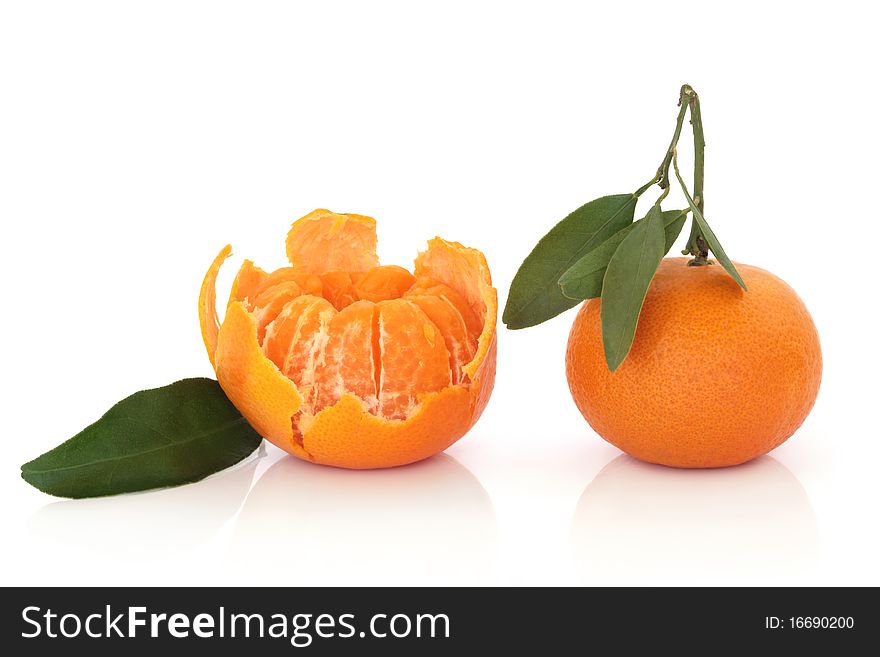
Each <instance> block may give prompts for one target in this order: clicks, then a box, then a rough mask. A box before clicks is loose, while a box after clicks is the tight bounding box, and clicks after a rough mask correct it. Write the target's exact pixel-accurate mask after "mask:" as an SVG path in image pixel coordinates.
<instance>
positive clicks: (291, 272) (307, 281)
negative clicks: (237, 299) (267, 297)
mask: <svg viewBox="0 0 880 657" xmlns="http://www.w3.org/2000/svg"><path fill="white" fill-rule="evenodd" d="M288 281H293V282H295V283H296V284H297V285H299V286H300V288H302V291H303V294H313V295H315V296H318V297H319V296H321V295H322V293H323V291H324V285H323V283H322V282H321V278H320V277H319V276H317V275H315V274H310V273H309V272H306V271H303V270H301V269H296V268H295V267H282V268H281V269H276V270H275V271H273V272H272V273H271V274H269V275H268V276H266V278H265V279H264V280H263V281H262V283H260V287H259V288H258V289H257V291H256V293H257V294H260V293H262V292H265V291H266V290H268V289H269V288H270V287H272V286H273V285H278V284H279V283H286V282H288Z"/></svg>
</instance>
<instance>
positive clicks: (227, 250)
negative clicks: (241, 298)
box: [199, 244, 232, 366]
mask: <svg viewBox="0 0 880 657" xmlns="http://www.w3.org/2000/svg"><path fill="white" fill-rule="evenodd" d="M231 254H232V246H230V245H229V244H227V245H226V246H224V247H223V248H222V249H221V251H220V253H218V254H217V257H216V258H214V262H212V263H211V266H210V267H209V268H208V272H207V273H206V274H205V278H204V280H203V281H202V288H201V289H200V290H199V325H200V326H201V329H202V340H203V341H204V343H205V349H207V350H208V359H209V360H210V361H211V366H213V365H214V352H215V351H216V350H217V334H218V333H219V331H220V318H219V317H218V316H217V274H218V273H219V272H220V267H221V266H222V265H223V263H224V262H225V261H226V258H228V257H229V256H230V255H231Z"/></svg>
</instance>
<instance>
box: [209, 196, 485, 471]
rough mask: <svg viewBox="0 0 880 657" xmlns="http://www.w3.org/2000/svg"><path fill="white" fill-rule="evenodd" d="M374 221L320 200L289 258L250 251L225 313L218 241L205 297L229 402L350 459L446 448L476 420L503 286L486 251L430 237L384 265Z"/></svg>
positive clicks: (327, 457) (325, 459) (394, 458)
mask: <svg viewBox="0 0 880 657" xmlns="http://www.w3.org/2000/svg"><path fill="white" fill-rule="evenodd" d="M375 244H376V239H375V222H374V221H373V220H372V219H370V218H369V217H363V216H360V215H337V214H334V213H331V212H329V211H326V210H316V211H315V212H312V213H311V214H309V215H306V216H305V217H303V218H302V219H300V220H298V221H297V222H295V223H294V224H293V227H292V228H291V230H290V234H289V235H288V239H287V252H288V256H289V258H290V260H291V263H292V264H293V266H292V267H285V268H282V269H278V270H276V271H274V272H271V273H267V272H265V271H263V270H262V269H260V268H258V267H255V266H254V265H253V263H251V262H250V261H245V263H244V264H243V265H242V267H241V269H240V271H239V273H238V276H237V277H236V280H235V282H234V283H233V287H232V293H231V295H230V300H229V304H228V307H227V315H226V319H225V320H224V322H223V324H222V325H221V324H219V320H218V318H217V315H216V311H215V310H214V309H213V305H212V304H213V301H214V299H215V293H214V285H215V281H216V276H217V270H219V267H220V264H222V262H223V260H224V259H225V258H226V257H227V256H228V255H229V248H228V247H227V248H226V249H224V251H223V252H221V254H220V255H219V256H218V258H217V259H216V260H215V262H214V264H213V265H212V267H211V269H210V270H209V272H208V274H207V276H206V278H205V283H204V284H203V286H202V294H201V296H200V301H199V308H200V311H199V314H200V320H201V322H202V333H203V336H204V339H205V345H206V347H207V349H208V353H209V356H210V357H211V359H212V363H213V364H214V365H215V369H216V371H217V378H218V381H219V382H220V384H221V386H222V387H223V389H224V391H225V392H226V393H227V395H228V396H229V398H230V400H231V401H232V402H233V403H234V404H235V405H236V407H237V408H238V409H239V410H240V411H241V412H242V414H243V415H244V416H245V417H246V418H247V419H248V420H249V421H250V422H251V424H252V425H253V426H254V427H255V428H256V429H257V430H258V431H259V432H260V433H261V434H262V435H263V436H265V437H266V438H267V439H269V440H271V441H272V442H274V443H275V444H276V445H278V446H279V447H282V448H283V449H285V450H287V451H289V452H291V453H292V454H294V455H296V456H299V457H301V458H305V459H308V460H312V461H315V462H318V463H324V464H328V465H336V466H340V467H348V468H375V467H389V466H395V465H402V464H405V463H411V462H413V461H416V460H420V459H423V458H427V457H429V456H432V455H433V454H436V453H437V452H439V451H442V450H443V449H445V448H446V447H448V446H449V445H451V444H452V443H453V442H455V441H456V440H457V439H458V438H460V437H461V436H462V435H464V433H465V432H467V430H468V429H469V428H470V427H471V426H472V425H473V423H474V422H476V420H477V419H478V418H479V416H480V414H481V413H482V410H483V408H484V407H485V404H486V402H487V401H488V398H489V395H490V394H491V390H492V384H493V382H494V374H495V350H496V347H495V326H496V315H497V295H496V292H495V289H494V288H493V287H492V282H491V277H490V274H489V269H488V267H487V266H486V261H485V258H484V257H483V255H482V254H481V253H480V252H479V251H476V250H474V249H469V248H467V247H464V246H462V245H460V244H457V243H454V242H447V241H445V240H441V239H440V238H435V239H433V240H431V241H430V242H429V248H428V250H427V251H426V252H424V253H422V254H420V255H419V257H418V258H417V260H416V268H415V272H414V273H410V272H409V271H407V270H406V269H404V268H402V267H397V266H393V265H390V266H389V265H385V266H380V265H379V264H378V261H377V258H376V255H375Z"/></svg>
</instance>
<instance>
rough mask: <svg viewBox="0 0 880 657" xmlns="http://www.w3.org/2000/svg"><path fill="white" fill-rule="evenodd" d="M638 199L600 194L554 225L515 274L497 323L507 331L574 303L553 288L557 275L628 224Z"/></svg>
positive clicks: (538, 321)
mask: <svg viewBox="0 0 880 657" xmlns="http://www.w3.org/2000/svg"><path fill="white" fill-rule="evenodd" d="M637 201H638V196H637V195H636V194H615V195H613V196H603V197H601V198H597V199H596V200H594V201H590V202H589V203H587V204H586V205H582V206H581V207H579V208H578V209H577V210H575V211H574V212H572V213H571V214H570V215H568V216H567V217H566V218H565V219H563V220H562V221H560V222H559V223H558V224H556V226H554V227H553V229H552V230H551V231H550V232H549V233H547V234H546V235H545V236H544V237H542V238H541V240H540V241H539V242H538V244H537V245H536V246H535V248H534V249H533V250H532V252H531V253H530V254H529V255H528V257H527V258H526V259H525V261H524V262H523V263H522V265H521V266H520V268H519V271H517V272H516V276H514V278H513V283H511V285H510V293H509V294H508V296H507V304H506V305H505V307H504V314H503V315H502V320H503V321H504V323H505V324H506V325H507V328H510V329H521V328H526V327H528V326H534V325H536V324H540V323H541V322H545V321H547V320H548V319H551V318H552V317H555V316H556V315H558V314H559V313H561V312H564V311H566V310H568V309H569V308H572V307H573V306H575V305H577V303H578V301H577V300H574V299H569V298H567V297H565V296H564V295H563V294H562V290H561V289H560V288H559V277H560V276H561V275H562V273H563V272H565V271H566V270H567V269H568V268H569V267H571V266H572V265H573V264H574V263H575V262H577V261H578V260H579V259H580V258H582V257H583V256H584V255H585V254H587V253H589V252H590V251H592V250H593V249H595V248H596V247H597V246H599V245H600V244H602V242H604V241H605V240H606V239H608V238H609V237H611V236H612V235H613V234H614V233H616V232H617V231H618V230H620V229H621V228H623V227H624V226H627V225H629V224H631V223H632V220H633V213H634V212H635V208H636V202H637Z"/></svg>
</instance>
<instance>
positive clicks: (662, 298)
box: [566, 258, 822, 468]
mask: <svg viewBox="0 0 880 657" xmlns="http://www.w3.org/2000/svg"><path fill="white" fill-rule="evenodd" d="M736 269H737V270H738V271H739V273H740V275H741V276H742V278H743V280H744V282H745V284H746V286H747V287H748V292H745V291H743V290H742V289H741V288H740V287H739V286H738V285H737V284H736V283H735V282H734V281H733V279H731V278H730V277H729V276H728V275H727V274H726V273H725V271H724V270H723V269H722V268H721V267H720V266H718V265H709V266H701V267H689V266H688V259H687V258H664V259H663V260H662V262H661V264H660V267H659V269H658V270H657V273H656V275H655V276H654V279H653V281H652V282H651V285H650V288H649V289H648V293H647V296H646V297H645V302H644V305H643V307H642V312H641V316H640V317H639V320H638V328H637V331H636V333H635V338H634V340H633V344H632V349H631V351H630V352H629V355H628V356H627V358H626V360H625V361H624V362H623V364H622V365H621V366H620V367H619V368H618V369H617V370H616V371H615V372H611V371H610V370H609V368H608V366H607V364H606V361H605V357H604V355H603V348H602V327H601V319H600V312H601V301H600V299H590V300H588V301H586V302H585V303H584V304H583V305H582V306H581V308H580V311H579V312H578V314H577V317H576V318H575V321H574V325H573V326H572V328H571V333H570V335H569V339H568V349H567V353H566V374H567V377H568V383H569V387H570V389H571V394H572V396H573V397H574V401H575V403H576V404H577V407H578V409H580V411H581V413H582V414H583V416H584V417H585V418H586V420H587V422H589V424H590V426H592V427H593V429H594V430H595V431H596V433H598V434H599V435H600V436H602V437H603V438H604V439H605V440H607V441H608V442H610V443H611V444H613V445H615V446H617V447H618V448H620V449H622V450H623V451H624V452H627V453H628V454H630V455H632V456H634V457H636V458H639V459H642V460H643V461H649V462H652V463H660V464H663V465H670V466H677V467H684V468H706V467H720V466H728V465H735V464H738V463H743V462H745V461H748V460H750V459H753V458H755V457H757V456H760V455H762V454H765V453H767V452H769V451H770V450H772V449H774V448H775V447H777V446H779V445H780V444H781V443H782V442H784V441H785V440H786V439H787V438H788V437H789V436H791V435H792V434H793V433H794V432H795V430H796V429H797V428H798V427H799V426H800V425H801V423H802V422H803V421H804V419H805V418H806V417H807V414H808V413H809V412H810V409H811V408H812V407H813V403H814V402H815V400H816V395H817V394H818V391H819V382H820V379H821V377H822V354H821V350H820V348H819V337H818V334H817V332H816V328H815V326H814V325H813V320H812V319H811V317H810V314H809V313H808V312H807V309H806V307H805V306H804V304H803V302H802V301H801V300H800V299H799V298H798V296H797V294H795V292H794V290H792V289H791V288H790V287H789V286H788V285H786V284H785V283H784V282H783V281H782V280H780V279H779V278H777V277H776V276H774V275H773V274H771V273H769V272H767V271H765V270H763V269H759V268H758V267H751V266H749V265H742V264H738V263H737V264H736Z"/></svg>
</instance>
